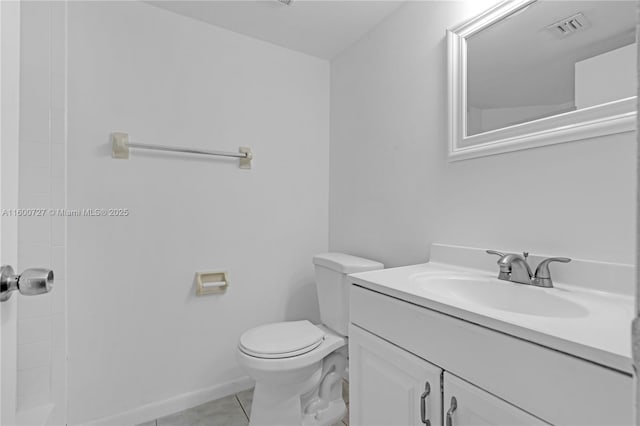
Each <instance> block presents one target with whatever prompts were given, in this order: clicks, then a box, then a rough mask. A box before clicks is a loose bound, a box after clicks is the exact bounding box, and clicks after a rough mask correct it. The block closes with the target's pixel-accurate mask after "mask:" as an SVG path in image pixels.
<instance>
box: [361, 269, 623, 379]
mask: <svg viewBox="0 0 640 426" xmlns="http://www.w3.org/2000/svg"><path fill="white" fill-rule="evenodd" d="M423 273H440V274H447V273H465V274H473V275H477V276H479V277H486V278H491V279H494V278H495V277H496V275H497V269H496V272H487V271H485V270H481V269H472V268H466V267H461V266H456V265H451V264H446V263H437V262H430V263H424V264H420V265H412V266H404V267H398V268H389V269H383V270H378V271H370V272H362V273H358V274H353V275H350V277H351V278H352V282H353V283H355V284H357V285H360V286H362V287H365V288H368V289H371V290H374V291H377V292H380V293H383V294H386V295H389V296H392V297H395V298H398V299H401V300H404V301H407V302H410V303H413V304H416V305H419V306H423V307H425V308H428V309H431V310H434V311H438V312H441V313H444V314H447V315H451V316H453V317H456V318H460V319H462V320H465V321H468V322H472V323H475V324H478V325H481V326H484V327H487V328H490V329H492V330H496V331H499V332H503V333H506V334H509V335H512V336H515V337H518V338H521V339H524V340H527V341H530V342H533V343H537V344H539V345H542V346H545V347H548V348H551V349H555V350H558V351H561V352H564V353H567V354H571V355H574V356H576V357H579V358H582V359H585V360H588V361H591V362H594V363H597V364H600V365H603V366H606V367H609V368H613V369H615V370H618V371H621V372H624V373H626V374H631V373H632V362H631V321H632V319H633V316H634V300H633V297H632V296H630V295H625V294H620V293H614V292H605V291H602V290H597V289H592V288H586V287H582V286H575V285H567V284H562V283H554V284H555V287H554V288H550V289H547V288H539V287H530V286H526V287H530V288H531V290H527V291H540V292H553V294H554V295H555V296H557V297H561V298H566V299H567V300H571V301H572V302H575V303H577V304H579V305H581V306H582V307H584V308H585V309H586V311H585V313H584V315H579V316H574V317H549V316H541V315H528V314H523V313H516V312H507V311H504V310H499V309H494V308H491V307H488V306H484V305H481V304H477V303H471V302H465V301H464V300H452V299H451V298H448V297H447V296H446V295H442V296H441V295H438V294H437V293H433V292H425V291H422V290H421V288H420V286H418V285H416V283H415V280H413V279H412V278H411V277H412V276H414V277H415V276H416V274H423ZM501 282H504V284H505V285H513V286H524V284H515V283H511V282H507V281H501Z"/></svg>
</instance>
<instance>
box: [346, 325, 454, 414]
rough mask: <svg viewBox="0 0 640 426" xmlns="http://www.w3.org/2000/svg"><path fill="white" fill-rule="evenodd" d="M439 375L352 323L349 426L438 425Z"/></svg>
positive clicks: (440, 401)
mask: <svg viewBox="0 0 640 426" xmlns="http://www.w3.org/2000/svg"><path fill="white" fill-rule="evenodd" d="M441 373H442V370H441V369H440V368H438V367H436V366H434V365H433V364H430V363H428V362H426V361H425V360H423V359H422V358H418V357H417V356H415V355H413V354H411V353H409V352H407V351H405V350H402V349H400V348H398V347H397V346H395V345H393V344H391V343H389V342H387V341H385V340H382V339H380V338H379V337H377V336H375V335H373V334H371V333H369V332H367V331H365V330H363V329H361V328H359V327H358V326H355V325H353V324H352V325H351V326H350V327H349V391H350V395H349V399H350V402H349V405H350V407H349V411H350V419H349V420H350V424H351V425H353V426H360V425H362V426H376V425H383V426H394V425H398V426H400V425H401V426H412V425H416V426H419V425H431V426H440V425H441V422H442V417H441V407H442V399H441V397H442V395H441V393H440V380H441ZM423 416H424V417H423ZM423 420H424V422H423Z"/></svg>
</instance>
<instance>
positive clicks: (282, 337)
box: [238, 320, 325, 359]
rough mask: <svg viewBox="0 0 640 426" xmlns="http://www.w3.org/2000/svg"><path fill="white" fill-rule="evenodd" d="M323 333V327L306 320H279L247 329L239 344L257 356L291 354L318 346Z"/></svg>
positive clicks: (289, 356)
mask: <svg viewBox="0 0 640 426" xmlns="http://www.w3.org/2000/svg"><path fill="white" fill-rule="evenodd" d="M324 335H325V332H324V331H323V330H321V329H320V328H318V327H317V326H315V325H313V324H312V323H311V322H309V321H307V320H303V321H286V322H278V323H273V324H265V325H261V326H258V327H255V328H252V329H251V330H248V331H246V332H244V333H243V334H242V336H241V337H240V343H239V345H238V348H239V349H240V350H241V351H242V352H244V353H245V354H247V355H250V356H253V357H257V358H265V359H281V358H291V357H295V356H299V355H303V354H305V353H308V352H311V351H312V350H314V349H316V348H317V347H318V346H320V344H321V343H322V341H323V340H324Z"/></svg>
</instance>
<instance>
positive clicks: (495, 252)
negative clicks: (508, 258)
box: [487, 250, 504, 257]
mask: <svg viewBox="0 0 640 426" xmlns="http://www.w3.org/2000/svg"><path fill="white" fill-rule="evenodd" d="M487 254H495V255H497V256H500V257H504V253H501V252H499V251H495V250H487Z"/></svg>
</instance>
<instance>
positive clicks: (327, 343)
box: [236, 324, 347, 378]
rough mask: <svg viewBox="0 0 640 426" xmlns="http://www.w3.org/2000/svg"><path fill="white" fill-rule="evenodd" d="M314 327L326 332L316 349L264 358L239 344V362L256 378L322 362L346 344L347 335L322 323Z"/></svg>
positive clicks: (237, 352) (237, 353)
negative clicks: (342, 334) (297, 353)
mask: <svg viewBox="0 0 640 426" xmlns="http://www.w3.org/2000/svg"><path fill="white" fill-rule="evenodd" d="M314 327H317V328H319V329H320V330H321V331H322V332H323V333H324V337H323V339H322V340H321V341H320V345H318V347H316V348H315V349H312V350H310V351H308V352H306V353H303V354H301V355H297V356H292V357H289V358H263V357H257V356H253V355H249V354H248V353H246V352H244V350H243V349H242V348H241V345H238V348H237V350H236V356H237V359H238V362H239V363H240V365H241V366H243V368H245V369H246V370H247V371H249V372H250V375H251V377H254V378H255V377H256V375H259V374H260V375H263V374H271V373H276V372H279V373H281V374H284V373H286V372H291V371H294V370H297V369H300V368H306V367H308V366H311V365H313V364H315V363H317V362H320V361H322V359H323V358H324V357H325V356H327V355H329V354H330V353H331V352H333V351H335V350H337V349H340V348H342V347H344V346H346V344H347V338H346V337H344V336H341V335H339V334H337V333H336V332H334V331H333V330H330V329H329V328H327V327H325V326H324V325H322V324H317V325H314Z"/></svg>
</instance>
